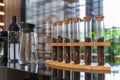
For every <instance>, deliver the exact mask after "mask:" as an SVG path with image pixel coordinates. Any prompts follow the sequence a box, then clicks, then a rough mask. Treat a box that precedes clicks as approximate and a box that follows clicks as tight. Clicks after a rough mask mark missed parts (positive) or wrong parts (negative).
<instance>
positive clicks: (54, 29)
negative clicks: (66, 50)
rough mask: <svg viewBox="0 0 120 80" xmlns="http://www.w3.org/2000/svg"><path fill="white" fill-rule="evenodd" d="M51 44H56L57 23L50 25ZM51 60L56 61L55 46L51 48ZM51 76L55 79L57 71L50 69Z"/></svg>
mask: <svg viewBox="0 0 120 80" xmlns="http://www.w3.org/2000/svg"><path fill="white" fill-rule="evenodd" d="M52 42H53V43H57V22H53V23H52ZM52 60H53V61H57V46H52ZM52 72H53V76H54V77H57V69H54V68H53V69H52Z"/></svg>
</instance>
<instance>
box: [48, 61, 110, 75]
mask: <svg viewBox="0 0 120 80" xmlns="http://www.w3.org/2000/svg"><path fill="white" fill-rule="evenodd" d="M46 67H47V68H49V67H51V68H56V69H61V70H68V71H75V72H88V73H110V72H111V67H110V65H109V64H105V65H104V66H98V65H97V63H92V64H91V65H84V63H81V64H69V63H68V64H67V63H62V62H57V61H52V60H46Z"/></svg>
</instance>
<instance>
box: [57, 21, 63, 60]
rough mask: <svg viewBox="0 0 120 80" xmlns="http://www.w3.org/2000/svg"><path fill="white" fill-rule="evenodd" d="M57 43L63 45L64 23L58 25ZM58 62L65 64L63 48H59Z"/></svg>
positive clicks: (60, 22)
mask: <svg viewBox="0 0 120 80" xmlns="http://www.w3.org/2000/svg"><path fill="white" fill-rule="evenodd" d="M57 25H58V26H57V27H58V28H57V43H63V21H58V23H57ZM57 54H58V62H63V46H58V47H57Z"/></svg>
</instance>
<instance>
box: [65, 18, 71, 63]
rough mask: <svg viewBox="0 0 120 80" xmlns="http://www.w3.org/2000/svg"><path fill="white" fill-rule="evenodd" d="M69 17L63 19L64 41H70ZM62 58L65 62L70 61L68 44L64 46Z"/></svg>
mask: <svg viewBox="0 0 120 80" xmlns="http://www.w3.org/2000/svg"><path fill="white" fill-rule="evenodd" d="M69 22H70V19H65V20H64V34H63V36H64V43H70V41H71V33H70V23H69ZM64 60H65V63H70V46H64Z"/></svg>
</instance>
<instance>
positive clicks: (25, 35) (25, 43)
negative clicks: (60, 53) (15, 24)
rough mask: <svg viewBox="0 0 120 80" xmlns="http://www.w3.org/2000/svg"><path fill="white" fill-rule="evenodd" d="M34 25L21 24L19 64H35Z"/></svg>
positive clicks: (36, 56) (36, 58) (35, 36)
mask: <svg viewBox="0 0 120 80" xmlns="http://www.w3.org/2000/svg"><path fill="white" fill-rule="evenodd" d="M34 27H35V25H34V24H30V23H22V31H21V42H20V53H19V56H20V59H19V62H20V64H26V63H37V61H38V55H37V49H36V48H37V41H36V40H37V34H35V33H34Z"/></svg>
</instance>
